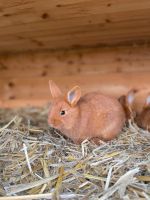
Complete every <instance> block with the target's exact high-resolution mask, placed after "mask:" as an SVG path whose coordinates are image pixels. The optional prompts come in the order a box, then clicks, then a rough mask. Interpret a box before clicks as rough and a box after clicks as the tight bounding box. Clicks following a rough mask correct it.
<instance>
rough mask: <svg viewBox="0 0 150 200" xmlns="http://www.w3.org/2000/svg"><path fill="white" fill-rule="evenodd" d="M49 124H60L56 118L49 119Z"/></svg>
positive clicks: (55, 125) (54, 125)
mask: <svg viewBox="0 0 150 200" xmlns="http://www.w3.org/2000/svg"><path fill="white" fill-rule="evenodd" d="M48 122H49V125H51V126H53V127H57V126H58V125H59V124H60V121H59V120H58V119H49V121H48Z"/></svg>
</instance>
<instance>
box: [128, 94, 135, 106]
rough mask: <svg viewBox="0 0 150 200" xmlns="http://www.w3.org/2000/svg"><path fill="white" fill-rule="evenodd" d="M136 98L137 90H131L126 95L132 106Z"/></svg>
mask: <svg viewBox="0 0 150 200" xmlns="http://www.w3.org/2000/svg"><path fill="white" fill-rule="evenodd" d="M134 100H135V90H130V91H129V92H128V94H127V96H126V101H127V103H128V105H130V106H132V104H133V102H134Z"/></svg>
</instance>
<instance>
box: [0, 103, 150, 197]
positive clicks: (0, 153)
mask: <svg viewBox="0 0 150 200" xmlns="http://www.w3.org/2000/svg"><path fill="white" fill-rule="evenodd" d="M47 110H48V109H47V107H45V108H43V109H42V108H25V109H19V110H6V109H1V110H0V199H3V200H6V199H10V200H11V199H15V200H19V199H72V200H74V199H82V200H87V199H92V200H93V199H94V200H97V199H99V200H105V199H124V200H128V199H150V133H149V132H147V131H144V130H142V129H139V128H138V127H137V126H136V125H135V124H132V123H130V125H129V127H125V128H124V130H123V131H122V133H121V134H120V136H119V137H118V138H116V139H115V140H113V141H110V142H107V143H103V144H101V145H100V146H97V145H95V144H94V143H90V142H89V141H88V140H87V141H84V142H83V143H82V144H81V145H75V144H73V143H72V142H71V141H70V140H69V139H66V138H64V137H63V136H62V135H61V134H60V133H59V132H58V131H56V130H54V129H52V128H50V127H48V125H47Z"/></svg>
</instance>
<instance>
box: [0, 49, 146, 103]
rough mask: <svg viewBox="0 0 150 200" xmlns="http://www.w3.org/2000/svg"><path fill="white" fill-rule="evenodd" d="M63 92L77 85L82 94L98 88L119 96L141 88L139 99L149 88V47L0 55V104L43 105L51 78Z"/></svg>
mask: <svg viewBox="0 0 150 200" xmlns="http://www.w3.org/2000/svg"><path fill="white" fill-rule="evenodd" d="M49 79H52V80H54V81H56V83H57V84H58V85H59V86H60V87H61V89H62V90H63V92H67V90H68V89H70V88H71V87H73V86H74V85H76V84H78V85H80V86H81V88H82V91H83V94H84V93H86V92H89V91H96V90H99V91H101V92H103V93H106V94H109V95H112V96H116V97H119V96H120V95H122V94H125V93H127V91H128V90H130V89H131V88H136V89H139V94H138V96H139V97H138V98H137V99H138V100H137V101H138V102H143V101H144V98H145V97H146V94H147V93H148V92H149V91H150V48H149V47H145V46H142V47H141V46H140V47H137V46H136V47H130V48H129V47H122V48H103V49H94V50H91V49H86V50H80V51H79V50H78V51H65V52H62V51H60V52H58V51H57V52H53V53H52V52H42V53H24V54H14V55H9V56H1V57H0V107H20V106H26V105H40V106H41V105H44V104H46V103H48V102H49V100H50V98H51V96H50V93H49V87H48V80H49Z"/></svg>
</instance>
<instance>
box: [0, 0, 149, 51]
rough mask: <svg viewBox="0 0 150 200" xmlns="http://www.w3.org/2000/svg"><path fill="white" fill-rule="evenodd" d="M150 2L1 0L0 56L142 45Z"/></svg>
mask: <svg viewBox="0 0 150 200" xmlns="http://www.w3.org/2000/svg"><path fill="white" fill-rule="evenodd" d="M149 24H150V1H149V0H142V1H141V0H125V1H122V0H69V1H68V0H63V1H61V0H1V1H0V52H1V53H4V52H16V51H19V52H20V51H29V50H43V49H62V48H76V47H92V46H105V45H120V44H134V43H147V42H149V41H150V26H149Z"/></svg>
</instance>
